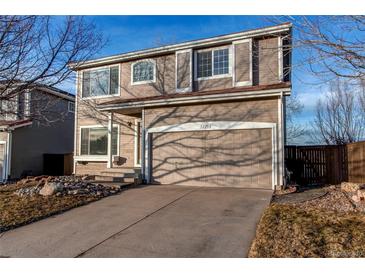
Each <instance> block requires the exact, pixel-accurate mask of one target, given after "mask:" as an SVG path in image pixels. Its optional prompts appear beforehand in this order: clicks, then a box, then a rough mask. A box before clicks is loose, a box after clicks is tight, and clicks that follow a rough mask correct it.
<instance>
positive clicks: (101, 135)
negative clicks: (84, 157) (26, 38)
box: [89, 128, 108, 155]
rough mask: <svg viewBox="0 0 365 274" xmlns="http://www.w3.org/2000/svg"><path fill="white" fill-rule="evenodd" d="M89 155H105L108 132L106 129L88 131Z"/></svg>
mask: <svg viewBox="0 0 365 274" xmlns="http://www.w3.org/2000/svg"><path fill="white" fill-rule="evenodd" d="M89 136H90V137H89V138H90V155H107V147H108V130H107V129H106V128H91V129H90V134H89Z"/></svg>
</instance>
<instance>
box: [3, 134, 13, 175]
mask: <svg viewBox="0 0 365 274" xmlns="http://www.w3.org/2000/svg"><path fill="white" fill-rule="evenodd" d="M12 139H13V132H12V131H11V130H9V131H8V136H7V142H6V170H5V174H4V175H5V181H7V180H8V179H9V177H10V175H11V147H12Z"/></svg>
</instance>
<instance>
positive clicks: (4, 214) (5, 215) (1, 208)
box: [0, 184, 99, 232]
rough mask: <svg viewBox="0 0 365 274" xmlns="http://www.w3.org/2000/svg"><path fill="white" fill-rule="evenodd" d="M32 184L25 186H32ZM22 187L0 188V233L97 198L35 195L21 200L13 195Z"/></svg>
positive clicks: (8, 186) (9, 186)
mask: <svg viewBox="0 0 365 274" xmlns="http://www.w3.org/2000/svg"><path fill="white" fill-rule="evenodd" d="M32 185H34V184H27V186H32ZM21 187H24V185H16V184H14V185H7V186H1V187H0V232H3V231H6V230H9V229H12V228H15V227H18V226H21V225H24V224H28V223H31V222H34V221H36V220H39V219H43V218H45V217H48V216H51V215H54V214H57V213H61V212H64V211H66V210H69V209H71V208H74V207H77V206H81V205H84V204H87V203H89V202H92V201H95V200H98V199H99V198H97V197H92V196H82V195H72V196H63V197H56V196H48V197H43V196H40V195H35V196H33V197H30V198H29V197H27V198H21V197H19V196H17V195H15V194H13V193H14V191H15V190H17V189H19V188H21Z"/></svg>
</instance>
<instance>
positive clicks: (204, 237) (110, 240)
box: [0, 186, 272, 257]
mask: <svg viewBox="0 0 365 274" xmlns="http://www.w3.org/2000/svg"><path fill="white" fill-rule="evenodd" d="M271 195H272V192H271V191H268V190H249V189H234V188H200V187H182V186H145V187H139V188H134V189H130V190H126V191H124V192H122V193H121V194H119V195H116V196H112V197H108V198H104V199H102V200H100V201H98V202H94V203H91V204H89V205H86V206H83V207H79V208H76V209H72V210H70V211H68V212H65V213H63V214H60V215H56V216H54V217H50V218H47V219H44V220H42V221H38V222H35V223H33V224H29V225H26V226H23V227H20V228H17V229H14V230H11V231H8V232H5V233H3V234H0V257H245V256H246V255H247V252H248V249H249V247H250V244H251V241H252V239H253V238H254V235H255V229H256V225H257V222H258V221H259V218H260V216H261V214H262V212H263V210H264V208H265V207H266V206H267V205H268V204H269V202H270V199H271Z"/></svg>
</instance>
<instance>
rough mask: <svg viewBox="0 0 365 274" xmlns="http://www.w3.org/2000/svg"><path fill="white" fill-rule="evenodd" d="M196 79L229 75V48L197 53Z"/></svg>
mask: <svg viewBox="0 0 365 274" xmlns="http://www.w3.org/2000/svg"><path fill="white" fill-rule="evenodd" d="M196 62H197V78H198V79H199V78H207V77H212V78H214V77H221V76H229V75H230V74H231V62H230V47H225V48H219V49H213V50H203V51H198V52H197V61H196Z"/></svg>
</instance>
